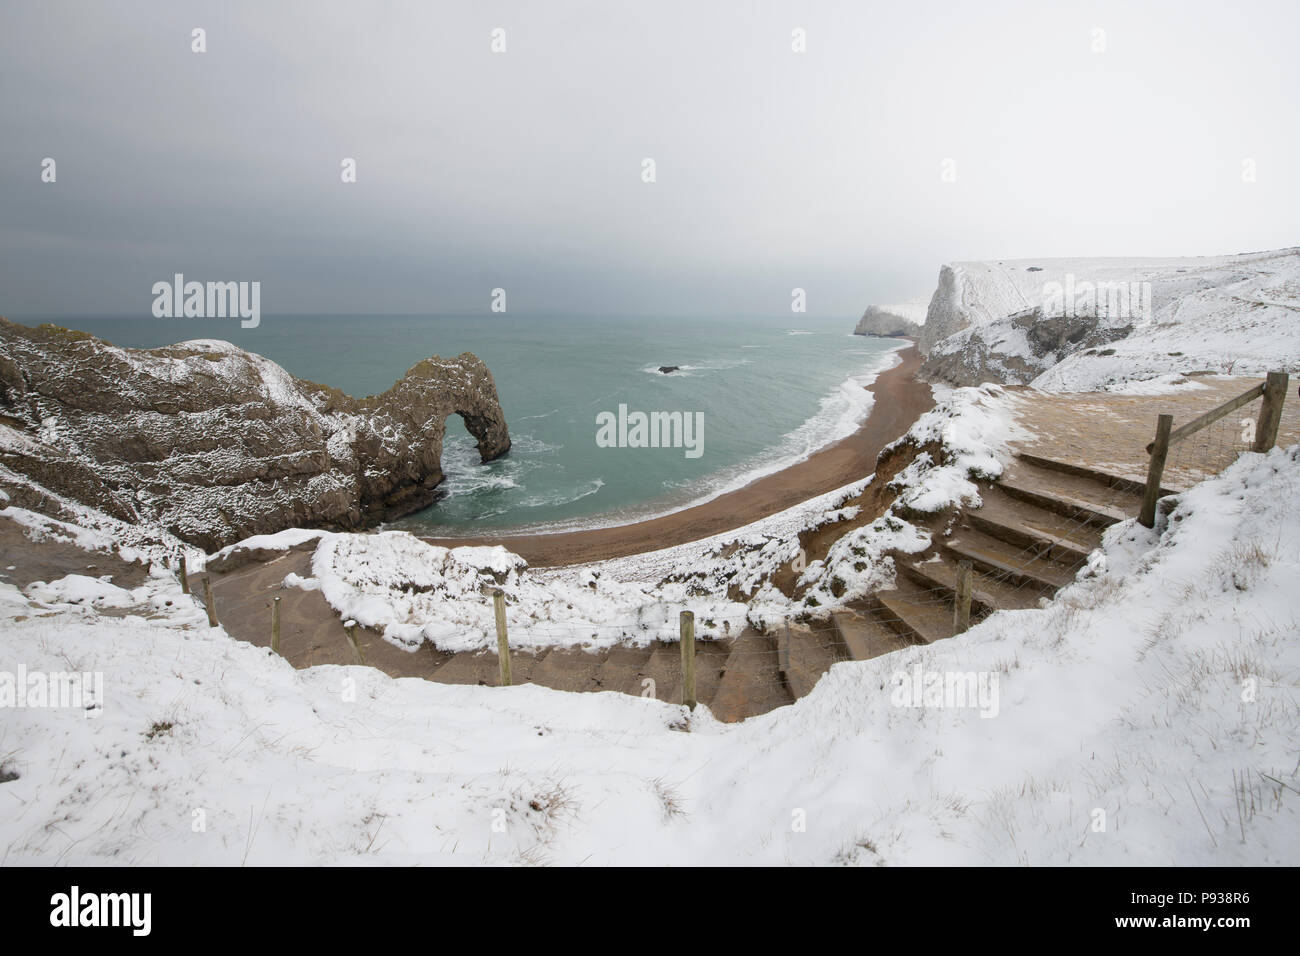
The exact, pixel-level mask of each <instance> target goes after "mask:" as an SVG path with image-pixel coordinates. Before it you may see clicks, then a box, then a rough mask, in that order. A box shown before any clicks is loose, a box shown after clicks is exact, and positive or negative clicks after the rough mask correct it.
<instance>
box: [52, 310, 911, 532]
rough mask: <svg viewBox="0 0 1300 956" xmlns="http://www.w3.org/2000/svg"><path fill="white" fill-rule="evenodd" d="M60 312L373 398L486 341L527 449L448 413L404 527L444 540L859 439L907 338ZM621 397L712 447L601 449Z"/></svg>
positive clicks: (610, 509) (593, 507)
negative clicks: (426, 480) (435, 488)
mask: <svg viewBox="0 0 1300 956" xmlns="http://www.w3.org/2000/svg"><path fill="white" fill-rule="evenodd" d="M26 321H29V322H31V323H32V324H35V323H36V322H37V321H41V320H36V319H29V320H26ZM53 321H57V322H58V323H59V324H63V325H68V326H70V327H73V328H78V329H83V330H84V331H86V332H89V333H91V334H92V335H96V336H98V337H100V338H103V339H106V340H107V341H109V342H112V343H114V344H115V345H123V346H132V347H142V348H151V347H156V346H160V345H167V344H171V343H174V342H179V341H185V340H187V339H199V338H208V339H214V338H215V339H224V340H226V341H230V342H233V343H234V344H236V345H238V346H239V347H241V348H244V349H247V350H249V351H252V352H256V353H258V354H261V355H265V356H266V357H268V358H270V359H272V360H274V361H276V362H278V363H279V364H280V365H282V366H284V367H285V368H286V369H287V370H288V371H290V372H291V373H293V374H294V375H297V376H299V377H301V378H305V379H309V380H311V381H314V382H320V383H323V384H327V385H332V386H334V387H336V388H340V389H342V390H343V391H345V392H348V393H349V394H352V395H356V396H361V395H367V394H373V393H376V392H381V391H384V390H385V389H387V388H389V387H390V386H391V385H392V384H393V382H394V381H395V380H396V379H397V378H399V377H400V376H401V375H402V374H403V373H404V372H405V371H406V370H407V369H408V368H410V367H411V366H412V365H414V364H415V363H416V362H418V361H419V360H420V359H423V358H426V357H428V356H430V355H434V354H438V355H442V356H454V355H457V354H459V353H460V352H465V351H469V352H473V353H475V354H476V355H478V356H479V357H480V358H482V359H483V360H484V361H485V362H486V363H487V365H488V367H489V368H490V369H491V370H492V373H493V376H494V378H495V379H496V384H497V391H498V393H499V395H500V398H501V404H502V407H503V408H504V410H505V414H506V421H507V423H508V424H509V427H510V436H511V440H512V442H513V446H512V448H511V450H510V453H509V454H508V455H507V456H506V457H504V458H502V459H500V460H498V461H494V462H489V463H487V464H483V463H480V462H479V460H478V453H477V450H476V449H475V447H474V440H473V438H472V437H471V436H470V435H469V434H468V432H466V430H465V428H464V425H463V424H462V423H461V422H460V420H459V418H456V417H453V418H452V419H450V420H449V421H448V423H447V439H446V441H445V443H444V447H443V455H442V464H443V470H444V472H445V473H446V476H447V477H446V481H445V482H444V483H443V485H442V490H443V492H444V497H443V498H442V499H441V500H439V501H438V502H436V503H435V504H434V505H433V506H431V507H429V508H427V509H425V510H424V511H422V512H419V513H418V514H414V515H411V516H409V517H407V518H404V519H402V520H401V521H400V522H397V523H396V525H395V527H401V528H404V529H406V530H410V531H415V532H418V533H423V534H432V535H437V536H445V537H457V536H461V535H471V534H478V533H482V532H484V531H494V532H495V531H507V530H509V531H521V530H562V529H574V528H582V527H597V526H602V525H612V524H621V523H625V522H628V521H633V520H637V519H639V518H643V517H648V516H651V515H654V514H661V513H664V512H666V511H670V510H673V509H675V508H678V507H681V506H683V505H686V504H689V503H695V502H699V501H702V500H705V499H707V498H710V497H713V496H715V495H717V494H720V493H723V492H725V491H728V490H733V489H735V488H738V487H741V486H742V485H744V484H746V483H748V482H749V481H751V480H753V479H754V478H756V477H758V476H760V475H763V474H768V473H770V472H772V471H775V470H778V469H779V468H782V467H785V466H787V465H790V464H793V463H794V462H796V461H799V460H801V459H803V458H805V457H807V456H808V455H809V454H810V453H812V452H814V451H816V450H818V449H819V448H823V447H825V446H826V445H829V444H831V443H833V442H835V441H837V440H839V439H841V438H845V437H847V436H848V435H850V434H851V433H852V432H853V431H854V429H855V428H856V427H857V425H858V424H859V423H860V422H861V421H862V420H863V419H864V418H865V417H866V415H867V413H868V411H869V409H870V404H871V396H870V394H869V393H868V392H867V391H866V390H865V388H864V386H865V385H867V384H869V383H870V382H871V381H872V380H874V378H875V375H876V374H877V373H878V372H880V371H882V370H883V369H886V368H888V367H890V365H891V364H892V363H893V361H894V358H893V356H892V354H891V353H892V350H893V349H894V348H895V347H897V346H898V345H900V344H902V343H900V342H897V341H893V340H881V339H869V338H863V337H860V336H853V335H851V334H850V332H851V329H852V327H853V320H852V319H850V318H843V319H810V318H807V317H806V316H797V315H792V316H790V317H778V318H753V317H734V318H707V319H683V318H664V317H658V316H655V317H644V318H632V317H624V316H620V317H616V318H615V317H611V318H602V317H595V316H583V317H564V316H554V315H549V316H514V315H475V316H405V315H404V316H274V315H267V316H263V317H262V320H261V324H260V326H259V327H258V328H255V329H241V328H240V327H239V324H238V322H237V321H236V320H222V319H208V320H204V319H154V318H143V319H138V318H129V319H127V318H94V319H88V318H63V319H56V320H53ZM673 365H676V366H679V367H680V368H679V370H678V371H675V372H672V373H670V374H664V373H662V372H660V371H659V367H660V366H673ZM620 405H624V406H626V412H627V414H628V415H631V413H634V412H645V413H651V412H681V413H683V414H684V415H687V414H689V415H691V416H694V415H695V414H696V413H699V414H700V415H702V422H703V432H702V443H701V446H700V452H701V453H700V454H699V456H698V457H690V456H688V455H687V451H688V450H690V449H687V448H685V447H669V448H663V447H661V448H651V447H600V446H599V445H598V444H597V440H596V438H597V431H598V423H597V416H598V415H600V414H601V413H602V412H604V413H609V414H611V415H613V416H618V415H619V406H620Z"/></svg>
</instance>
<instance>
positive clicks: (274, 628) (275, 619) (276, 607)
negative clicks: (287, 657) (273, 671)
mask: <svg viewBox="0 0 1300 956" xmlns="http://www.w3.org/2000/svg"><path fill="white" fill-rule="evenodd" d="M271 653H272V654H279V653H280V599H279V598H278V597H276V598H274V599H273V600H272V601H271Z"/></svg>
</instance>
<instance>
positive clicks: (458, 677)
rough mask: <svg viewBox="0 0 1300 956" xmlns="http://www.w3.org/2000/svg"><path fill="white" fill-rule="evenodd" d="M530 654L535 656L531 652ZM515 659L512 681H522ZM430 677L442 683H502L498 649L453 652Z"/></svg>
mask: <svg viewBox="0 0 1300 956" xmlns="http://www.w3.org/2000/svg"><path fill="white" fill-rule="evenodd" d="M517 656H519V655H516V657H517ZM528 656H529V657H530V658H532V657H533V655H531V654H530V655H528ZM514 661H515V657H512V658H511V659H510V662H511V665H512V670H511V675H510V678H511V682H512V683H515V684H518V683H522V681H520V680H519V679H518V678H516V677H515V675H514V672H513V664H514ZM530 664H531V661H530ZM430 679H431V680H435V681H437V682H438V683H440V684H484V685H486V686H488V687H496V686H498V685H499V684H500V683H501V671H500V665H499V664H498V663H497V654H496V651H461V652H459V653H457V654H453V655H452V656H451V658H450V659H449V660H447V662H446V663H445V664H442V665H441V666H439V667H438V668H437V669H436V670H435V671H434V672H433V673H432V674H431V675H430Z"/></svg>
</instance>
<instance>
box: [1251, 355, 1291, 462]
mask: <svg viewBox="0 0 1300 956" xmlns="http://www.w3.org/2000/svg"><path fill="white" fill-rule="evenodd" d="M1288 381H1289V378H1288V376H1287V374H1286V372H1269V373H1268V381H1267V382H1266V383H1265V384H1264V401H1263V402H1262V403H1261V404H1260V408H1259V422H1258V423H1257V424H1256V426H1255V447H1254V448H1253V449H1252V450H1253V451H1259V452H1264V451H1268V450H1269V449H1270V448H1272V447H1273V446H1274V445H1276V444H1277V431H1278V427H1279V426H1280V425H1281V424H1282V405H1283V403H1284V402H1285V401H1286V386H1287V382H1288Z"/></svg>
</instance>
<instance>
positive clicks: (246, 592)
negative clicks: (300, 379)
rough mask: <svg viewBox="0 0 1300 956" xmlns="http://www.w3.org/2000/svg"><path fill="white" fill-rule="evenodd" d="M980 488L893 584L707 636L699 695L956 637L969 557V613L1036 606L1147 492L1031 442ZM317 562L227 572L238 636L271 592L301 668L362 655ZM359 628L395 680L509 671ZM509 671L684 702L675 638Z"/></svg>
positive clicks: (743, 713)
mask: <svg viewBox="0 0 1300 956" xmlns="http://www.w3.org/2000/svg"><path fill="white" fill-rule="evenodd" d="M980 494H981V497H982V504H981V506H980V507H979V508H972V509H967V510H965V511H964V512H963V513H962V514H960V515H959V516H958V517H957V521H956V524H955V526H954V527H953V528H952V529H951V530H950V531H949V532H947V533H941V532H934V535H935V536H934V541H933V543H932V544H931V546H930V547H929V548H928V549H927V550H926V551H924V552H922V553H920V554H894V555H893V556H892V557H893V559H894V562H895V567H896V570H897V573H896V575H895V581H894V584H893V586H892V587H890V588H887V589H884V590H882V591H879V592H877V593H875V594H872V595H870V596H868V597H867V598H865V599H863V600H860V601H857V602H854V603H853V604H852V605H850V606H848V607H845V608H843V609H840V610H836V611H835V612H834V613H832V614H831V616H830V620H829V621H824V622H811V623H808V624H791V626H790V627H789V628H788V629H786V628H779V629H778V632H777V633H776V634H760V633H758V632H756V631H752V630H749V629H746V630H745V631H743V632H741V633H740V634H739V635H737V636H735V637H734V638H732V639H729V640H725V641H707V640H697V641H696V651H695V654H696V697H697V698H698V699H699V701H700V702H701V703H704V704H707V705H708V706H709V708H710V709H711V710H712V712H713V713H714V715H715V716H717V717H718V718H719V719H721V720H727V721H734V720H740V719H742V718H745V717H751V716H754V715H756V714H762V713H766V712H767V711H770V710H773V709H774V708H776V707H780V706H782V705H785V704H789V703H792V702H793V701H795V700H796V699H798V698H800V697H803V696H804V695H806V694H808V693H809V692H810V691H811V690H812V689H813V687H814V686H816V684H817V681H818V680H820V679H821V676H822V675H823V674H825V673H826V672H827V671H828V670H829V669H830V668H831V666H832V665H833V664H835V663H836V662H837V661H846V660H847V661H863V660H870V659H871V658H874V657H879V656H881V655H882V654H888V653H889V652H891V651H896V650H899V649H900V648H903V647H906V646H908V645H909V644H930V643H933V642H934V641H938V640H943V639H945V638H949V637H952V636H953V633H954V631H953V612H952V605H953V597H954V592H955V587H956V576H957V563H958V562H959V561H970V562H971V565H972V567H973V573H974V579H973V590H972V595H971V612H972V613H971V616H972V620H979V619H981V618H983V617H987V616H988V615H989V614H992V613H993V612H995V611H998V610H1002V609H1013V608H1031V607H1036V606H1038V603H1039V601H1040V600H1041V599H1042V598H1045V597H1051V596H1052V595H1054V594H1055V593H1056V592H1057V591H1058V590H1059V589H1060V588H1062V587H1065V586H1066V585H1067V584H1069V583H1070V582H1071V581H1073V580H1074V575H1075V573H1076V572H1077V570H1078V569H1079V567H1080V566H1082V565H1083V563H1084V562H1085V561H1086V560H1087V557H1088V555H1089V554H1090V553H1091V552H1092V550H1093V549H1094V548H1096V547H1097V546H1098V545H1099V544H1100V542H1101V534H1102V532H1103V531H1104V530H1105V528H1106V527H1108V526H1109V525H1111V524H1114V523H1115V522H1117V521H1119V520H1121V519H1123V518H1125V517H1128V516H1132V515H1136V514H1137V510H1138V507H1139V505H1140V503H1141V486H1140V485H1136V484H1135V483H1134V482H1131V481H1126V480H1125V479H1122V478H1117V477H1113V476H1109V475H1104V474H1100V473H1097V472H1093V471H1090V470H1088V469H1086V468H1082V467H1080V466H1078V465H1073V464H1070V463H1068V462H1062V461H1053V460H1050V459H1046V458H1040V457H1035V456H1032V455H1028V454H1023V453H1022V454H1020V455H1018V456H1017V457H1016V458H1015V459H1014V460H1013V461H1012V462H1011V463H1010V464H1009V465H1008V467H1007V469H1006V471H1005V473H1004V474H1003V476H1002V477H1001V478H1000V479H999V480H998V481H996V482H994V483H993V484H992V485H989V486H986V487H982V488H981V490H980ZM944 520H947V519H946V518H945V519H944ZM310 567H311V555H310V552H309V551H308V550H304V551H301V552H299V551H291V552H288V553H286V554H285V555H284V556H283V557H282V558H280V559H277V560H275V561H272V562H266V563H254V564H252V565H250V566H249V567H247V568H244V569H242V570H237V571H234V572H231V573H229V574H217V575H216V581H215V585H216V586H215V588H214V592H215V594H216V597H217V605H218V614H219V616H220V617H221V620H222V622H223V624H225V625H226V628H227V630H228V631H230V633H232V634H234V635H236V636H237V637H239V638H241V639H242V640H247V641H250V642H251V643H254V644H260V645H265V644H266V643H267V641H268V637H267V633H266V630H267V627H266V622H267V620H269V597H268V595H269V594H272V593H274V594H278V595H282V596H283V602H284V605H285V607H284V608H283V609H282V610H283V611H284V616H285V620H286V621H287V622H289V623H288V625H287V626H286V629H285V635H284V653H285V655H286V658H287V659H289V660H290V661H292V662H294V663H295V664H296V666H311V665H313V664H349V663H352V658H351V654H350V652H349V651H348V649H347V644H346V643H345V641H344V639H343V634H342V625H341V622H340V621H339V618H338V616H337V615H336V614H335V613H334V612H333V610H332V609H330V608H329V606H328V605H327V604H326V603H325V601H324V599H323V598H322V597H321V595H320V593H319V592H318V591H299V590H296V589H290V590H281V589H280V587H279V584H280V581H281V580H282V579H283V577H284V575H285V574H286V573H288V572H289V571H294V572H296V573H298V574H300V575H310V573H311V571H310ZM246 578H247V579H248V580H244V579H246ZM357 637H358V640H359V641H360V643H361V645H362V647H363V648H364V651H365V655H366V662H367V663H368V664H370V665H372V666H375V667H378V668H380V669H381V670H384V671H385V672H387V673H389V674H391V675H392V676H395V677H399V676H400V677H415V676H418V677H424V678H426V679H429V680H434V681H438V682H441V683H447V684H484V685H490V686H495V685H496V684H497V683H498V682H499V679H500V678H499V673H498V663H497V656H496V653H495V651H479V652H461V653H449V652H445V651H437V650H434V649H433V648H432V646H431V645H427V644H426V645H425V647H424V648H422V649H421V650H420V651H419V652H418V653H416V654H409V653H407V652H406V651H403V650H400V649H398V648H395V647H393V646H392V645H391V644H388V643H387V642H386V641H384V640H383V638H382V637H381V636H380V635H379V634H378V633H376V632H372V631H368V630H365V629H360V630H359V631H358V633H357ZM511 669H512V672H513V673H512V677H513V683H514V684H515V685H521V684H529V683H533V684H539V685H543V686H546V687H553V688H555V689H557V690H566V691H602V690H614V691H620V692H622V693H626V694H632V695H637V696H640V695H643V694H645V695H651V694H652V695H653V696H654V697H656V698H657V699H659V700H665V701H679V700H681V651H680V647H679V645H678V644H677V643H675V642H673V643H662V642H653V643H651V644H649V645H648V646H645V647H630V646H623V645H620V646H616V647H614V648H612V649H609V650H600V651H586V650H581V649H573V648H553V649H550V650H543V651H540V652H537V653H532V652H529V651H515V652H514V653H513V654H512V656H511ZM647 681H653V684H648V683H647Z"/></svg>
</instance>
